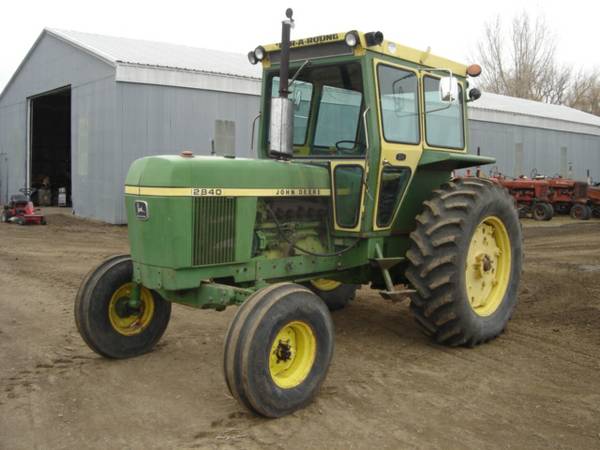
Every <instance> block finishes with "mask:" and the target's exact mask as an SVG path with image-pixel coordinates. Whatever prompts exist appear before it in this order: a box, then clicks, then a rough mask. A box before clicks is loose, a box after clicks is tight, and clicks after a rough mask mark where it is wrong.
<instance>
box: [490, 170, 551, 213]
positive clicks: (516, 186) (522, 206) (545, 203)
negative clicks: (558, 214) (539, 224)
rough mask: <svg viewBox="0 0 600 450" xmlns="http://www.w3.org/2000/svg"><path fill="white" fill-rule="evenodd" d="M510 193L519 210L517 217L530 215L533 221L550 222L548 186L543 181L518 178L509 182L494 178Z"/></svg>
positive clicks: (546, 182) (545, 181)
mask: <svg viewBox="0 0 600 450" xmlns="http://www.w3.org/2000/svg"><path fill="white" fill-rule="evenodd" d="M494 179H495V180H496V182H498V183H500V184H501V185H502V186H504V187H505V188H506V189H508V191H509V192H510V195H512V197H513V198H514V199H515V202H516V203H517V208H518V210H519V217H528V216H529V215H531V217H533V218H534V219H535V220H550V219H552V217H553V216H554V209H553V208H552V205H551V204H550V199H549V197H548V194H549V184H548V181H547V180H545V179H531V178H518V179H516V180H509V179H506V178H502V177H497V178H494Z"/></svg>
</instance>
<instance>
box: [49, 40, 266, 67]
mask: <svg viewBox="0 0 600 450" xmlns="http://www.w3.org/2000/svg"><path fill="white" fill-rule="evenodd" d="M46 31H47V32H48V33H50V34H52V35H54V36H57V37H59V38H62V39H64V40H67V41H69V42H71V43H73V44H75V45H77V46H79V47H82V48H84V49H86V50H88V51H89V52H92V53H95V54H97V55H98V56H101V57H103V58H104V59H107V60H109V61H111V62H112V63H114V64H133V65H141V66H151V67H162V68H167V69H182V70H192V71H198V72H207V73H215V74H222V75H233V76H238V77H248V78H256V79H259V78H260V76H261V71H260V68H259V67H258V66H253V65H251V64H250V63H249V62H248V59H247V58H246V56H244V55H240V54H238V53H232V52H225V51H221V50H209V49H205V48H197V47H189V46H186V45H177V44H169V43H166V42H154V41H146V40H141V39H130V38H122V37H115V36H104V35H100V34H91V33H82V32H80V31H67V30H59V29H55V28H46Z"/></svg>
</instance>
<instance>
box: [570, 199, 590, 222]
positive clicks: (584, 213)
mask: <svg viewBox="0 0 600 450" xmlns="http://www.w3.org/2000/svg"><path fill="white" fill-rule="evenodd" d="M570 214H571V217H572V218H573V219H577V220H588V219H589V218H590V217H592V209H591V208H590V207H589V206H588V205H584V204H582V203H575V204H574V205H573V207H572V208H571V212H570Z"/></svg>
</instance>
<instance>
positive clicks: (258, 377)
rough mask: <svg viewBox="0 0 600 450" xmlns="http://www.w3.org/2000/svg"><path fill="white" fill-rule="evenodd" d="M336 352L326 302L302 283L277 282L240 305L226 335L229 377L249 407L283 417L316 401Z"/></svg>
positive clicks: (232, 387)
mask: <svg viewBox="0 0 600 450" xmlns="http://www.w3.org/2000/svg"><path fill="white" fill-rule="evenodd" d="M332 355H333V323H332V321H331V316H330V315H329V311H328V310H327V308H326V306H325V304H324V303H323V301H321V299H320V298H319V297H317V296H316V295H315V294H314V293H313V292H311V291H310V290H309V289H307V288H305V287H304V286H300V285H298V284H293V283H279V284H275V285H272V286H268V287H266V288H263V289H261V290H260V291H257V292H256V293H254V294H253V295H252V296H250V297H249V298H248V299H247V300H246V301H245V302H244V304H243V305H242V306H241V307H240V309H238V311H237V313H236V315H235V317H234V319H233V321H232V322H231V325H230V326H229V329H228V331H227V335H226V337H225V351H224V372H225V381H226V383H227V387H228V388H229V392H231V394H232V395H233V396H234V397H235V398H236V399H237V400H238V401H239V402H240V403H241V404H242V405H243V406H245V407H246V408H248V409H249V410H251V411H254V412H255V413H257V414H260V415H263V416H266V417H281V416H284V415H286V414H290V413H292V412H294V411H296V410H298V409H300V408H303V407H304V406H306V405H308V404H309V403H310V402H311V401H312V399H313V398H314V396H315V395H316V394H317V392H318V391H319V388H320V386H321V384H322V383H323V380H324V379H325V376H326V374H327V370H328V369H329V364H330V362H331V357H332Z"/></svg>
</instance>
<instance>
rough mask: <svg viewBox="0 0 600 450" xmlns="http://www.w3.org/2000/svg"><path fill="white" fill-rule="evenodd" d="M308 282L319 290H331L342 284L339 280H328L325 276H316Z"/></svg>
mask: <svg viewBox="0 0 600 450" xmlns="http://www.w3.org/2000/svg"><path fill="white" fill-rule="evenodd" d="M310 284H312V285H313V286H314V287H316V288H317V289H318V290H320V291H333V290H334V289H336V288H338V287H340V286H341V285H342V283H340V282H339V281H335V280H328V279H326V278H317V279H315V280H311V281H310Z"/></svg>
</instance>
